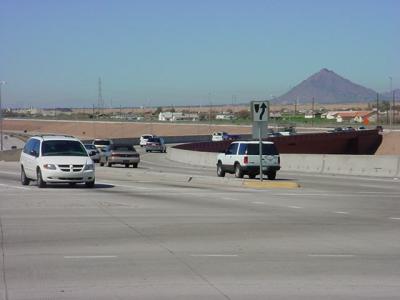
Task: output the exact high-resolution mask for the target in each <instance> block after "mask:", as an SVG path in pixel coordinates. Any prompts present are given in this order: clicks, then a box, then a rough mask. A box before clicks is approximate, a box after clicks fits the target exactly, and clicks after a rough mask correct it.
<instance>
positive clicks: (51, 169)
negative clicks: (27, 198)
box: [20, 135, 95, 188]
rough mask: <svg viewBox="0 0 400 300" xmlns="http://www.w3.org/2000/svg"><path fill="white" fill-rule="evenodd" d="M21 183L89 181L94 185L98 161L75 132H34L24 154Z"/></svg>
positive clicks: (89, 185)
mask: <svg viewBox="0 0 400 300" xmlns="http://www.w3.org/2000/svg"><path fill="white" fill-rule="evenodd" d="M20 167H21V183H22V185H28V184H29V182H30V181H32V180H33V181H36V182H37V185H38V187H40V188H43V187H46V185H47V183H69V184H70V185H74V184H76V183H85V185H86V186H87V187H91V188H92V187H94V183H95V170H94V163H93V161H92V159H91V158H90V157H89V155H88V153H87V151H86V149H85V146H84V145H83V144H82V142H81V141H80V140H78V139H76V138H74V137H71V136H52V135H43V136H34V137H31V138H30V139H29V140H28V141H27V142H26V144H25V147H24V149H23V151H22V152H21V157H20Z"/></svg>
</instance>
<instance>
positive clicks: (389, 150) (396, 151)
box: [375, 131, 400, 155]
mask: <svg viewBox="0 0 400 300" xmlns="http://www.w3.org/2000/svg"><path fill="white" fill-rule="evenodd" d="M375 154H376V155H400V132H398V131H394V132H388V133H384V134H383V141H382V144H381V146H380V147H379V149H378V150H377V151H376V153H375Z"/></svg>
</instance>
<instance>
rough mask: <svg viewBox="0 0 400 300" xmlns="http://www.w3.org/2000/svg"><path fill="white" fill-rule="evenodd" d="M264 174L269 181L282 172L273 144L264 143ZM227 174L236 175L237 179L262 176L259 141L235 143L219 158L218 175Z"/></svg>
mask: <svg viewBox="0 0 400 300" xmlns="http://www.w3.org/2000/svg"><path fill="white" fill-rule="evenodd" d="M262 161H263V163H262V165H263V170H262V172H263V174H264V175H267V176H268V179H270V180H273V179H275V178H276V172H277V171H278V170H280V168H281V167H280V157H279V153H278V150H277V149H276V147H275V144H274V143H273V142H263V145H262ZM225 173H234V174H235V177H236V178H243V176H244V175H248V176H249V177H250V178H255V177H256V175H259V174H260V156H259V142H258V141H235V142H233V143H232V144H230V146H229V147H228V149H227V150H226V151H225V153H220V154H219V155H218V157H217V175H218V176H219V177H224V176H225Z"/></svg>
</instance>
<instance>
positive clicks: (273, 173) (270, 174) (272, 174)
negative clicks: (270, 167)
mask: <svg viewBox="0 0 400 300" xmlns="http://www.w3.org/2000/svg"><path fill="white" fill-rule="evenodd" d="M267 176H268V179H269V180H274V179H275V178H276V171H270V172H268V173H267Z"/></svg>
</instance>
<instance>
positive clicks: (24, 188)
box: [0, 183, 30, 190]
mask: <svg viewBox="0 0 400 300" xmlns="http://www.w3.org/2000/svg"><path fill="white" fill-rule="evenodd" d="M0 186H5V187H8V188H13V189H19V190H30V188H27V187H23V186H15V185H9V184H3V183H0Z"/></svg>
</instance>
